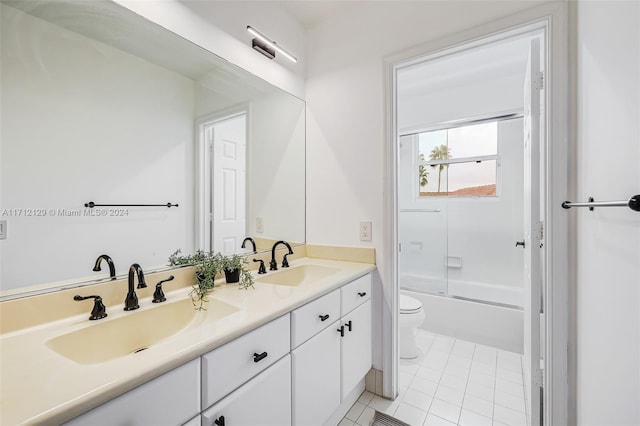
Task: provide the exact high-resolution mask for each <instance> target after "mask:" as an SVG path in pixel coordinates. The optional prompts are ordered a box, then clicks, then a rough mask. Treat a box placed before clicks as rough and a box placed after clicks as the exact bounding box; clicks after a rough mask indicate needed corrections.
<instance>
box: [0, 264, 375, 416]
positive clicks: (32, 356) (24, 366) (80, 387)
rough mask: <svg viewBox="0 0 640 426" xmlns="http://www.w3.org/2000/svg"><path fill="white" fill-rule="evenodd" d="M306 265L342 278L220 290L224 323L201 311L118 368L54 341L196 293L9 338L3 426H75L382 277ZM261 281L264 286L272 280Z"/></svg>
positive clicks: (346, 267)
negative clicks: (316, 303) (320, 301)
mask: <svg viewBox="0 0 640 426" xmlns="http://www.w3.org/2000/svg"><path fill="white" fill-rule="evenodd" d="M300 265H319V266H325V267H329V268H334V269H336V270H337V272H335V273H333V274H331V275H329V276H326V277H324V278H321V279H318V280H315V281H313V282H309V283H303V284H301V285H299V286H282V285H273V284H268V283H266V282H256V284H255V289H249V290H240V289H238V286H237V285H234V284H223V283H220V285H217V286H216V287H215V288H214V290H213V291H212V292H211V293H210V294H209V298H210V299H216V300H219V301H222V302H225V303H227V304H229V305H232V306H234V307H236V308H238V311H236V312H235V313H232V314H230V315H228V316H226V317H224V318H222V319H218V320H216V319H215V318H214V317H215V314H214V313H213V312H212V311H211V310H207V311H197V312H196V313H195V316H194V318H193V320H191V322H189V324H188V325H187V326H186V327H185V328H184V329H182V330H181V331H180V332H178V333H176V334H175V335H173V336H171V337H168V338H166V339H164V340H161V341H159V342H157V343H156V344H154V345H152V346H151V347H149V348H148V349H146V350H145V351H143V352H140V353H137V354H130V355H125V356H122V357H120V358H116V359H113V360H110V361H105V362H101V363H96V364H80V363H76V362H74V361H72V360H70V359H67V358H65V357H63V356H62V355H59V354H58V353H57V352H55V351H54V350H52V349H51V348H49V347H48V345H47V341H49V340H50V339H52V338H54V337H56V336H60V335H63V334H66V333H69V332H72V331H75V330H78V329H82V328H86V327H92V326H94V325H96V324H99V323H104V322H106V321H114V320H117V319H118V318H122V317H126V316H127V315H135V314H136V312H142V311H144V310H149V309H156V308H159V307H162V306H165V305H166V304H167V303H172V302H175V301H179V300H183V299H185V298H187V297H188V293H189V291H190V289H191V288H190V287H183V288H179V289H176V290H173V291H171V292H165V293H166V297H167V302H165V303H163V304H153V303H151V298H150V297H146V298H144V299H142V298H141V299H140V309H138V310H137V311H133V312H124V311H123V310H122V309H121V306H120V307H118V306H108V308H107V312H108V314H109V316H108V317H107V318H105V319H102V320H99V321H89V320H88V313H89V311H90V307H91V306H92V305H91V303H90V302H86V303H87V305H86V307H87V311H86V312H84V313H82V314H75V315H73V316H70V317H66V318H62V319H59V320H56V321H51V322H47V323H44V324H40V325H36V326H33V327H29V328H24V329H20V330H16V331H12V332H8V333H4V334H2V336H1V337H0V389H1V397H0V398H1V399H0V424H2V425H3V426H7V425H13V424H45V423H46V424H57V423H62V422H65V421H68V420H70V419H71V418H73V417H75V416H77V415H79V414H82V413H83V412H86V411H88V410H90V409H92V408H94V407H96V406H98V405H100V404H102V403H104V402H106V401H108V400H110V399H112V398H114V397H116V396H118V395H120V394H122V393H124V392H126V391H128V390H131V389H133V388H134V387H136V386H138V385H141V384H143V383H145V382H147V381H149V380H150V379H152V378H155V377H157V376H159V375H161V374H163V373H165V372H167V371H169V370H171V369H173V368H176V367H178V366H180V365H182V364H184V363H186V362H188V361H190V360H192V359H195V358H197V357H199V356H200V355H203V354H205V353H207V352H209V351H211V350H212V349H215V348H217V347H219V346H221V345H223V344H225V343H227V342H229V341H231V340H233V339H235V338H237V337H239V336H241V335H243V334H245V333H247V332H249V331H251V330H253V329H255V328H257V327H260V326H261V325H263V324H265V323H267V322H269V321H271V320H273V319H275V318H277V317H279V316H281V315H283V314H286V313H287V312H290V311H291V310H293V309H295V308H297V307H299V306H301V305H303V304H305V303H307V302H309V301H311V300H313V299H315V298H317V297H318V296H321V295H323V294H326V293H328V292H330V291H332V290H334V289H336V288H338V287H340V286H342V285H343V284H345V283H347V282H349V281H352V280H353V279H355V278H358V277H360V276H362V275H365V274H366V273H368V272H371V271H373V270H374V269H375V265H373V264H371V263H358V262H346V261H336V260H326V259H318V258H302V259H297V260H295V261H292V262H291V267H292V268H293V267H296V266H300ZM254 273H255V271H254ZM255 276H256V277H257V278H263V277H267V276H268V274H267V275H255ZM120 290H121V291H123V290H126V289H120ZM123 295H124V293H123ZM114 338H118V337H117V336H114ZM105 344H108V342H105Z"/></svg>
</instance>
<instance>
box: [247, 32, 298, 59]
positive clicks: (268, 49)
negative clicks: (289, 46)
mask: <svg viewBox="0 0 640 426" xmlns="http://www.w3.org/2000/svg"><path fill="white" fill-rule="evenodd" d="M247 31H249V32H250V33H251V34H253V35H254V36H255V38H254V39H253V40H252V42H251V44H252V47H253V48H254V49H256V50H257V51H258V52H260V53H262V54H263V55H265V56H266V57H267V58H269V59H273V58H275V56H276V52H278V53H280V54H281V55H282V56H284V57H285V58H287V59H289V60H290V61H292V62H298V59H297V58H296V57H295V56H293V55H292V54H291V53H289V52H287V51H286V50H284V49H283V48H281V47H280V46H278V45H277V44H276V42H275V41H272V40H269V39H268V38H267V37H266V36H265V35H264V34H262V33H260V32H259V31H258V30H256V29H255V28H253V27H252V26H251V25H247Z"/></svg>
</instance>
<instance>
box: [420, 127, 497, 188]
mask: <svg viewBox="0 0 640 426" xmlns="http://www.w3.org/2000/svg"><path fill="white" fill-rule="evenodd" d="M497 124H498V122H497V121H491V122H485V123H482V124H475V125H467V126H461V127H455V128H448V129H440V130H434V131H429V132H422V133H419V134H418V143H417V147H418V155H417V159H418V164H417V166H418V176H419V196H420V197H434V196H455V197H461V196H496V193H497V192H496V181H497V159H498V135H497V128H498V126H497ZM427 158H428V160H427ZM436 170H437V172H438V173H437V175H436V173H435V171H436ZM429 171H433V173H429Z"/></svg>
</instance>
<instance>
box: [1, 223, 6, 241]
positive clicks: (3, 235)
mask: <svg viewBox="0 0 640 426" xmlns="http://www.w3.org/2000/svg"><path fill="white" fill-rule="evenodd" d="M6 238H7V221H6V220H0V240H4V239H6Z"/></svg>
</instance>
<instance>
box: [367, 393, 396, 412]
mask: <svg viewBox="0 0 640 426" xmlns="http://www.w3.org/2000/svg"><path fill="white" fill-rule="evenodd" d="M399 403H400V398H396V399H395V400H394V401H391V400H390V399H385V398H381V397H379V396H377V395H376V396H374V397H373V398H371V401H370V402H369V407H371V408H373V409H374V410H378V411H380V412H381V413H385V414H389V415H391V416H393V413H394V411H395V410H396V408H397V407H398V404H399Z"/></svg>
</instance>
